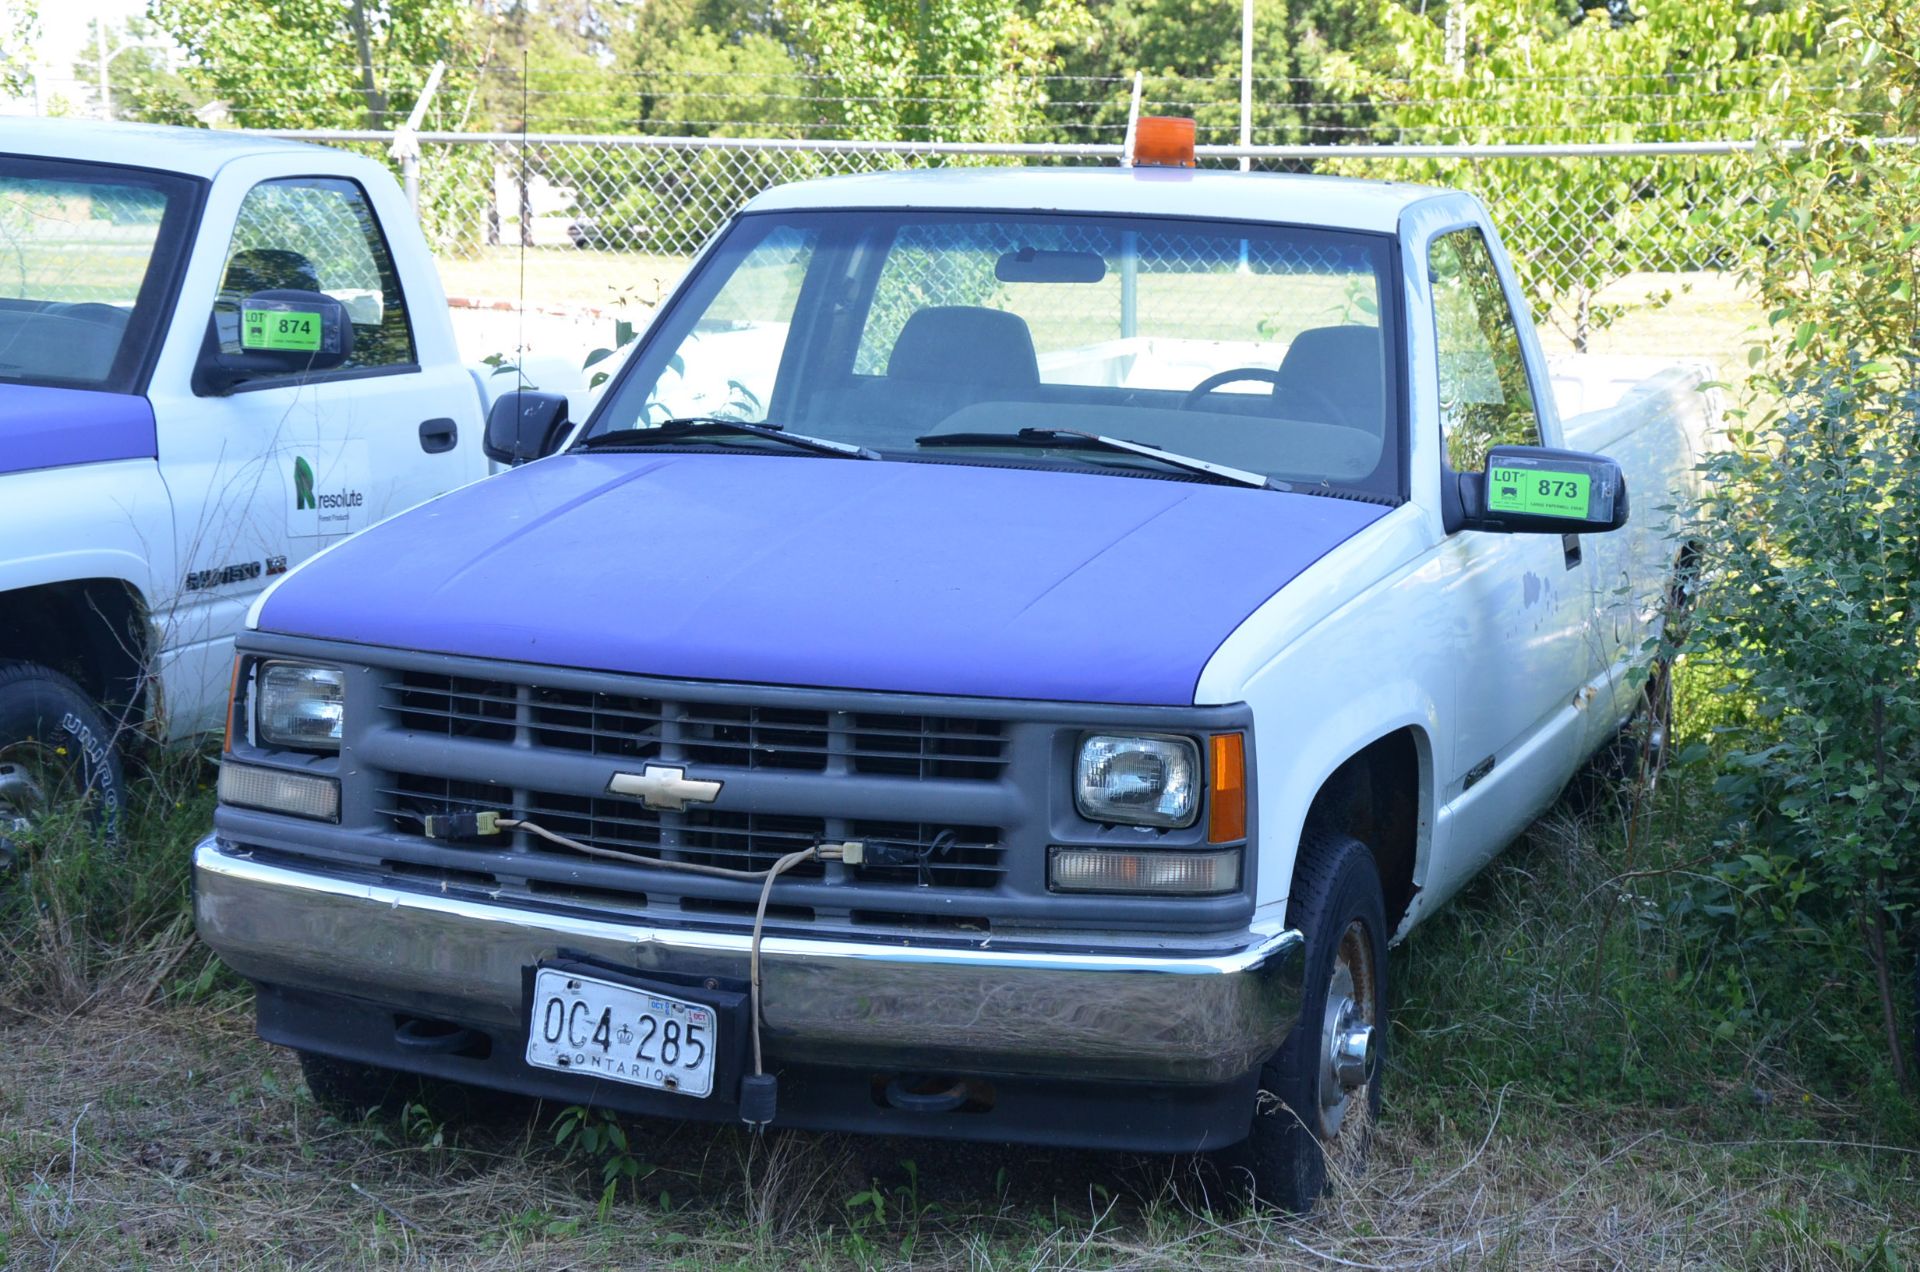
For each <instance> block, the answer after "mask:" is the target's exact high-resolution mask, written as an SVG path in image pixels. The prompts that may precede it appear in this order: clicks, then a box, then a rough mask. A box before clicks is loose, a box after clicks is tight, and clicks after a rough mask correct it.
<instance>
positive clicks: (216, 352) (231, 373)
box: [194, 289, 353, 393]
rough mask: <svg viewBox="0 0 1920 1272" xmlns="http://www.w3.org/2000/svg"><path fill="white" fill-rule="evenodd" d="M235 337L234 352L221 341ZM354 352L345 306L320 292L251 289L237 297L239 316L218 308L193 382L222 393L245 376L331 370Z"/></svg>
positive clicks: (261, 377) (202, 388) (263, 377)
mask: <svg viewBox="0 0 1920 1272" xmlns="http://www.w3.org/2000/svg"><path fill="white" fill-rule="evenodd" d="M229 343H237V344H238V345H239V346H240V348H239V350H238V351H237V352H228V351H227V350H226V349H225V347H224V346H226V345H227V344H229ZM352 353H353V323H352V321H351V319H350V318H349V317H348V314H347V307H346V306H345V305H343V304H341V303H340V302H339V301H337V300H335V299H334V298H333V297H331V296H327V295H323V294H321V293H320V292H313V291H296V290H292V289H287V290H284V291H262V292H254V293H253V294H252V295H250V296H248V297H247V298H246V299H245V300H243V301H241V302H240V313H239V321H238V323H237V324H236V323H235V322H234V315H233V314H232V312H231V311H228V312H225V313H221V312H218V311H216V312H215V314H214V321H213V333H212V336H211V338H210V339H209V341H208V351H207V352H206V354H204V355H203V356H202V357H201V360H200V366H199V367H198V368H197V370H196V373H195V375H194V381H195V383H194V387H195V388H196V389H197V390H199V391H201V392H205V393H225V392H227V391H228V390H230V389H232V388H234V387H235V386H236V385H239V384H243V383H245V382H246V381H248V380H267V379H276V378H279V377H282V376H289V375H311V374H312V373H314V372H316V371H331V370H333V369H334V368H335V367H337V366H339V365H340V364H341V363H343V362H345V361H346V360H347V358H348V357H349V356H351V355H352Z"/></svg>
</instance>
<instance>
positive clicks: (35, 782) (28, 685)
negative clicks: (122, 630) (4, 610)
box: [0, 662, 126, 865]
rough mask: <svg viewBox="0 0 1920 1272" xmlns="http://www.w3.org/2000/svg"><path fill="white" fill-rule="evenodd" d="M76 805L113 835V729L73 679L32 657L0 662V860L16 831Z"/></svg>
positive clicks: (120, 799) (119, 793) (116, 799)
mask: <svg viewBox="0 0 1920 1272" xmlns="http://www.w3.org/2000/svg"><path fill="white" fill-rule="evenodd" d="M75 805H78V806H79V807H81V808H82V809H83V811H84V813H85V816H86V818H87V820H88V821H89V822H90V823H91V824H92V825H93V826H94V827H95V829H97V830H99V831H100V832H101V833H102V834H104V835H106V836H109V837H111V836H113V835H116V834H118V833H119V829H120V821H121V816H122V814H123V811H124V809H125V807H126V773H125V770H124V769H123V768H122V766H121V763H120V752H119V749H118V748H117V747H116V746H115V745H114V732H113V729H112V727H111V726H110V725H108V723H107V721H106V718H105V717H104V716H102V715H101V713H100V708H99V707H97V706H95V705H94V704H93V701H92V700H91V699H89V698H88V697H87V695H86V692H85V691H84V690H82V689H81V688H80V686H79V685H76V684H75V683H73V681H71V680H69V679H67V678H66V677H65V676H63V675H61V674H60V673H59V672H57V671H50V670H48V669H47V668H45V667H42V666H40V665H38V664H36V663H24V662H14V663H0V865H3V864H4V862H5V859H6V858H7V857H10V856H11V855H12V850H11V844H12V838H13V836H15V835H18V834H22V833H24V832H25V831H27V830H28V829H29V828H30V827H31V826H32V825H33V824H34V823H35V822H36V821H38V820H40V819H41V818H44V817H46V816H47V815H48V814H50V813H53V812H55V811H57V810H59V809H62V808H67V807H72V806H75Z"/></svg>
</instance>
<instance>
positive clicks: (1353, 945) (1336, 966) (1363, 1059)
mask: <svg viewBox="0 0 1920 1272" xmlns="http://www.w3.org/2000/svg"><path fill="white" fill-rule="evenodd" d="M1375 975H1376V972H1375V969H1374V966H1373V946H1372V944H1371V943H1370V942H1369V941H1368V939H1367V932H1366V929H1365V928H1364V927H1363V926H1361V924H1359V923H1358V922H1354V923H1351V924H1349V925H1348V927H1347V930H1346V931H1345V932H1343V933H1342V934H1341V937H1340V945H1339V948H1338V949H1337V950H1336V951H1335V954H1334V961H1333V975H1332V976H1331V978H1330V979H1329V983H1328V985H1327V1007H1326V1013H1325V1015H1324V1016H1323V1017H1322V1021H1321V1029H1320V1074H1319V1078H1320V1080H1319V1087H1320V1110H1319V1112H1320V1125H1319V1127H1318V1128H1317V1129H1318V1130H1319V1133H1320V1138H1322V1139H1324V1140H1333V1139H1337V1138H1338V1137H1339V1135H1340V1129H1341V1127H1342V1126H1343V1125H1345V1123H1346V1120H1347V1115H1348V1114H1349V1113H1350V1112H1352V1111H1353V1109H1354V1106H1355V1104H1356V1102H1358V1103H1359V1104H1360V1105H1362V1106H1364V1105H1365V1104H1366V1101H1367V1084H1368V1083H1370V1082H1371V1081H1372V1080H1373V1069H1374V1064H1375V1063H1376V1060H1377V1056H1376V1054H1375V1053H1376V1047H1377V1042H1376V1039H1375V1034H1374V1020H1373V1010H1374V1008H1373V1004H1374V1001H1375V998H1376V996H1377V995H1376V991H1375V988H1374V986H1375V983H1376V982H1375V980H1374V977H1375Z"/></svg>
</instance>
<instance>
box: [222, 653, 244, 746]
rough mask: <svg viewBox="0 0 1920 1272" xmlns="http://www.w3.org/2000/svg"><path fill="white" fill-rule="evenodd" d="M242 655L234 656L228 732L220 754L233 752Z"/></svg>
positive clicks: (230, 684) (228, 701) (229, 688)
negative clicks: (234, 722) (234, 721)
mask: <svg viewBox="0 0 1920 1272" xmlns="http://www.w3.org/2000/svg"><path fill="white" fill-rule="evenodd" d="M239 698H240V655H238V654H235V655H234V656H233V678H232V679H230V680H228V681H227V732H226V736H225V737H224V738H222V739H221V741H220V754H222V755H231V754H233V713H234V712H235V711H236V710H237V709H238V708H239V706H240V702H239Z"/></svg>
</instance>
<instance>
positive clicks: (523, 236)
mask: <svg viewBox="0 0 1920 1272" xmlns="http://www.w3.org/2000/svg"><path fill="white" fill-rule="evenodd" d="M527 97H528V94H527V50H526V48H525V46H522V47H521V49H520V215H519V217H518V218H516V219H517V220H518V221H519V222H520V299H519V303H518V304H517V305H515V306H514V337H513V338H514V345H515V346H516V347H515V349H514V352H513V375H514V379H515V381H517V382H518V384H519V386H520V388H521V390H522V391H523V392H524V391H525V390H526V388H527V244H528V243H529V242H531V241H532V239H533V190H532V188H531V187H530V186H528V185H527Z"/></svg>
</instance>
